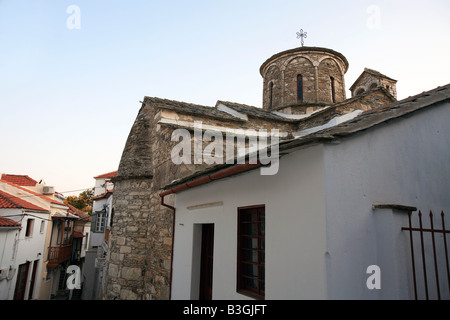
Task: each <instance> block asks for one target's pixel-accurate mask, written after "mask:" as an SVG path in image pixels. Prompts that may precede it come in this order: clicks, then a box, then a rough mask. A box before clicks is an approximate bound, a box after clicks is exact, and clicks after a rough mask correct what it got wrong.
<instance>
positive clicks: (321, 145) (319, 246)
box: [162, 85, 450, 300]
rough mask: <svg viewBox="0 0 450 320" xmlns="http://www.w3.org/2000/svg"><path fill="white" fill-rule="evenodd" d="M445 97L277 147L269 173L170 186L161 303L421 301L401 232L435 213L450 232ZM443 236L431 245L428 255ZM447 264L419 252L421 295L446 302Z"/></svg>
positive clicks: (432, 94)
mask: <svg viewBox="0 0 450 320" xmlns="http://www.w3.org/2000/svg"><path fill="white" fill-rule="evenodd" d="M449 97H450V85H447V86H444V87H442V88H437V89H435V90H432V91H429V92H426V93H423V94H420V95H417V96H415V97H411V98H408V99H405V100H402V101H399V102H397V103H393V104H392V105H390V106H387V107H383V108H380V109H375V110H371V111H368V112H364V113H362V114H361V115H359V116H357V117H356V118H354V119H353V120H350V121H347V122H345V123H343V124H340V125H337V126H335V127H331V128H327V129H325V130H321V131H318V132H315V133H312V134H311V135H307V136H303V137H301V138H297V139H292V140H291V141H288V142H285V143H282V144H281V145H280V150H281V153H282V154H283V156H282V157H281V158H280V166H279V171H278V173H277V174H275V175H261V174H260V171H259V170H258V169H255V170H251V171H248V172H245V173H241V174H238V175H229V176H227V175H225V174H224V175H222V176H223V178H221V179H218V180H216V181H212V182H209V183H207V184H203V185H202V184H200V183H195V181H193V180H191V181H189V178H187V179H184V180H183V181H176V182H174V183H172V184H171V185H168V186H167V187H166V191H165V192H164V193H162V197H163V201H164V196H167V195H170V194H172V193H173V194H175V205H174V209H175V213H174V214H175V222H174V230H175V231H174V243H173V269H172V286H171V298H172V299H199V298H202V296H203V295H204V294H205V292H204V291H205V290H206V291H208V290H209V291H210V293H209V294H210V298H212V299H225V300H229V299H233V300H235V299H255V298H257V299H269V300H270V299H414V298H415V295H416V298H418V299H422V298H424V293H423V292H424V289H425V288H424V285H423V284H422V283H423V280H424V276H423V275H422V270H423V266H422V265H421V264H420V263H416V264H415V266H414V267H413V268H415V269H413V268H412V266H411V260H412V253H411V252H414V251H411V247H410V233H409V232H408V231H406V230H405V229H402V228H405V227H408V219H409V215H408V213H414V215H413V214H411V216H412V220H413V223H416V222H417V218H416V214H417V212H418V211H419V210H421V211H422V212H425V213H426V214H427V219H428V213H429V212H430V211H432V212H433V213H434V214H435V216H436V219H437V221H438V222H439V221H440V219H441V216H440V213H441V211H443V212H445V213H446V214H447V215H446V216H445V217H444V216H443V217H442V220H444V221H445V224H446V226H449V225H450V218H449V216H450V197H449V194H448V190H450V151H449V150H450V126H449V125H448V119H450V102H449V100H448V99H449ZM211 172H212V171H208V172H206V171H205V173H204V175H203V177H205V176H207V175H208V174H210V173H211ZM199 177H200V175H199V174H196V176H195V179H197V180H196V181H200V178H199ZM192 179H194V177H193V178H192ZM211 180H212V179H211ZM186 181H189V182H191V184H190V186H192V187H189V183H186ZM192 182H193V183H192ZM182 183H186V188H179V187H180V185H181V184H182ZM183 189H184V190H183ZM180 190H182V191H180ZM245 216H246V217H251V218H245ZM243 217H244V218H243ZM245 219H247V220H245ZM426 224H427V225H429V222H426ZM204 226H208V227H206V228H205V227H204ZM427 228H431V229H433V226H431V227H427ZM434 228H442V226H441V225H440V224H438V223H436V225H435V227H434ZM205 232H207V233H208V234H210V236H209V238H208V239H206V240H205V237H204V236H202V233H203V234H205ZM211 234H212V235H211ZM444 236H445V232H441V233H436V239H434V238H433V241H435V243H436V245H435V246H434V248H435V249H436V250H437V251H438V252H442V251H441V250H442V249H443V247H444V245H443V240H444V241H445V238H444ZM426 237H430V234H427V235H426ZM449 238H450V235H448V234H447V246H448V245H449V243H448V241H449ZM247 240H248V241H247ZM205 241H208V243H207V244H205ZM246 243H248V245H247V244H246ZM208 244H209V246H210V248H209V249H208ZM418 245H419V242H418V241H417V238H416V242H415V243H414V245H413V248H416V249H417V246H418ZM425 248H426V249H427V250H428V251H429V252H430V251H431V250H430V249H431V244H426V245H425ZM205 252H206V253H205ZM415 252H416V253H417V252H418V251H417V250H416V251H415ZM445 257H446V256H445V255H444V254H443V253H442V254H438V255H437V259H436V263H435V264H433V258H432V256H430V255H427V256H426V261H427V262H426V266H427V270H429V271H430V270H431V271H430V272H431V273H432V274H431V275H430V276H429V280H428V287H427V289H426V290H427V296H428V292H429V297H430V298H437V296H436V295H437V294H438V295H439V297H440V298H443V299H449V298H450V292H449V290H450V288H448V287H447V286H444V285H442V283H447V276H448V274H447V272H448V270H446V261H445ZM205 261H209V264H208V263H206V266H207V267H205ZM208 266H209V267H208ZM202 268H203V269H202ZM205 268H210V269H209V271H207V273H209V276H210V279H209V280H208V279H205V277H204V272H205V270H206V269H205ZM243 269H245V270H246V271H243ZM438 271H439V272H438ZM413 272H415V273H416V276H417V281H415V282H416V284H415V285H414V284H413V280H412V279H413ZM435 278H436V279H437V280H436V281H434V280H432V279H435ZM439 283H441V285H440V286H439ZM205 287H206V289H205ZM436 287H438V288H436ZM436 289H438V290H437V291H438V293H436Z"/></svg>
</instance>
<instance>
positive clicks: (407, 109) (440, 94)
mask: <svg viewBox="0 0 450 320" xmlns="http://www.w3.org/2000/svg"><path fill="white" fill-rule="evenodd" d="M449 99H450V84H447V85H445V86H442V87H437V88H435V89H433V90H430V91H427V92H422V93H421V94H418V95H415V96H412V97H408V98H406V99H404V100H400V101H397V102H395V103H392V104H388V105H385V106H382V107H379V108H375V109H371V110H368V111H365V112H363V113H361V114H360V115H358V116H357V117H355V118H353V119H352V120H349V121H346V122H343V123H341V124H338V125H336V126H332V127H329V128H326V129H324V130H320V131H317V132H314V133H311V134H309V135H306V136H302V137H298V138H294V139H290V140H284V141H281V142H280V145H279V152H280V155H283V154H288V153H290V152H294V151H297V150H299V149H303V148H306V147H308V146H311V145H315V144H317V143H324V142H330V141H332V140H334V139H342V138H343V137H345V136H350V135H352V134H357V133H359V132H364V131H365V130H367V129H369V128H372V127H375V126H378V125H379V124H381V123H385V122H387V121H391V120H393V119H396V118H400V117H403V116H406V115H410V114H412V113H414V112H417V111H418V110H421V109H424V108H428V107H432V106H434V105H437V104H439V103H441V102H443V101H448V100H449ZM233 166H235V167H239V166H242V167H243V166H245V165H237V164H227V163H225V164H219V165H216V166H213V167H210V168H207V169H205V170H203V171H197V172H195V173H193V174H191V175H190V176H186V177H183V178H182V179H178V180H175V181H173V182H171V183H170V184H168V185H166V186H165V187H164V190H174V191H173V192H174V193H176V192H178V191H175V190H176V189H177V187H179V186H182V185H187V186H188V187H189V188H192V187H195V186H197V185H200V184H203V183H208V182H210V181H213V180H217V179H221V177H218V178H215V179H213V178H211V176H213V175H214V174H215V173H220V171H221V170H225V169H229V168H230V167H233ZM258 167H259V165H254V166H253V167H252V168H251V169H254V168H258ZM237 172H241V171H237ZM219 176H220V175H219ZM202 179H203V180H202ZM200 181H201V182H200ZM180 190H183V189H180Z"/></svg>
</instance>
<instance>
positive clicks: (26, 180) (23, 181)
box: [2, 173, 37, 187]
mask: <svg viewBox="0 0 450 320" xmlns="http://www.w3.org/2000/svg"><path fill="white" fill-rule="evenodd" d="M2 180H5V181H9V182H12V183H14V184H17V185H18V186H25V187H34V186H35V185H36V184H37V181H36V180H34V179H32V178H30V177H29V176H27V175H19V174H5V173H3V174H2Z"/></svg>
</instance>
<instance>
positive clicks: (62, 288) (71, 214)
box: [0, 174, 88, 300]
mask: <svg viewBox="0 0 450 320" xmlns="http://www.w3.org/2000/svg"><path fill="white" fill-rule="evenodd" d="M0 191H1V192H4V193H7V194H10V195H11V196H12V197H13V198H12V199H13V201H14V200H20V201H26V202H29V203H30V204H31V205H32V206H35V207H38V208H41V210H43V212H45V213H43V212H40V211H39V210H37V209H36V210H35V211H34V214H33V219H34V221H32V220H31V217H30V215H29V213H27V214H25V213H22V214H21V215H22V216H23V218H22V228H23V230H24V231H23V232H25V241H24V242H27V241H28V242H30V241H31V240H33V241H36V248H37V246H38V245H37V243H39V248H40V249H39V250H37V249H36V250H35V251H39V252H37V253H36V254H35V258H34V259H28V258H27V261H30V266H29V267H28V272H27V271H25V268H27V267H26V266H22V272H21V275H22V277H24V278H25V279H27V281H33V282H34V281H36V284H37V283H40V284H39V287H36V288H35V289H34V288H33V291H31V290H30V289H29V287H30V286H29V285H27V286H26V287H25V292H24V295H21V296H20V297H19V296H17V298H23V299H41V300H48V299H51V298H52V297H56V296H58V295H60V294H63V295H64V296H66V294H67V292H68V291H67V287H66V281H65V280H66V278H67V274H66V271H67V268H68V266H69V265H71V264H75V263H76V262H78V261H79V260H78V256H74V251H73V243H74V242H73V241H74V237H75V238H76V237H77V236H79V237H81V236H82V234H83V232H84V231H83V230H82V226H83V224H84V222H85V219H87V218H88V217H87V216H86V215H84V214H81V213H80V212H78V211H77V210H74V208H71V207H70V206H68V205H65V204H64V203H63V202H62V201H63V197H62V195H60V194H58V193H57V192H55V188H54V187H52V186H47V185H44V184H42V183H37V182H36V181H35V180H33V179H31V178H29V177H28V176H24V175H10V174H3V175H2V178H1V180H0ZM27 210H29V209H27ZM16 215H19V212H16ZM43 215H44V216H43ZM25 218H27V219H25ZM25 223H26V224H25ZM30 223H31V224H32V225H33V228H34V230H35V231H33V233H31V234H33V237H29V236H28V238H27V236H26V234H28V232H27V231H26V230H27V229H29V228H26V227H27V226H28V224H30ZM77 224H78V225H79V226H78V227H77V228H78V232H79V234H78V233H77V231H76V230H75V228H76V225H77ZM36 230H37V231H36ZM19 239H20V235H19ZM19 243H20V241H19ZM34 247H35V246H34V245H33V246H31V245H27V246H25V247H24V248H23V249H21V247H20V246H18V247H17V250H18V251H17V257H21V255H23V254H25V253H26V252H27V251H29V250H31V248H34ZM36 260H39V261H40V262H35V261H36ZM19 262H20V261H19ZM31 263H33V267H31ZM35 263H36V266H37V268H34V264H35ZM22 265H23V263H22ZM19 266H20V265H19Z"/></svg>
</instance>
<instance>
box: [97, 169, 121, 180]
mask: <svg viewBox="0 0 450 320" xmlns="http://www.w3.org/2000/svg"><path fill="white" fill-rule="evenodd" d="M116 176H117V171H113V172H108V173H105V174H101V175H99V176H96V177H94V179H100V178H115V177H116Z"/></svg>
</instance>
